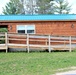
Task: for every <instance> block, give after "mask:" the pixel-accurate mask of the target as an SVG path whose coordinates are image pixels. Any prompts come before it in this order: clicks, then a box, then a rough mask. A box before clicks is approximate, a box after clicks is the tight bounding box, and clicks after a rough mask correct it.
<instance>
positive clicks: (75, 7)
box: [0, 0, 76, 14]
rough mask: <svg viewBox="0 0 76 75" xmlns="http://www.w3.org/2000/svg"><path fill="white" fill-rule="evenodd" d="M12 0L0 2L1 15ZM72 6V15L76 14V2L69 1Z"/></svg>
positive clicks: (73, 0)
mask: <svg viewBox="0 0 76 75" xmlns="http://www.w3.org/2000/svg"><path fill="white" fill-rule="evenodd" d="M9 1H10V0H0V14H2V8H3V7H5V5H6V3H8V2H9ZM67 1H68V2H69V4H70V5H72V10H71V14H76V0H67Z"/></svg>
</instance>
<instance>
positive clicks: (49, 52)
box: [48, 35, 51, 53]
mask: <svg viewBox="0 0 76 75" xmlns="http://www.w3.org/2000/svg"><path fill="white" fill-rule="evenodd" d="M50 38H51V37H50V35H49V45H48V46H49V53H50V52H51V44H50V42H51V41H50V40H51V39H50Z"/></svg>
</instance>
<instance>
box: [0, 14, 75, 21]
mask: <svg viewBox="0 0 76 75" xmlns="http://www.w3.org/2000/svg"><path fill="white" fill-rule="evenodd" d="M48 20H51V21H53V20H58V21H60V20H76V14H68V15H67V14H65V15H0V21H48Z"/></svg>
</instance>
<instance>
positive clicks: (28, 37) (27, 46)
mask: <svg viewBox="0 0 76 75" xmlns="http://www.w3.org/2000/svg"><path fill="white" fill-rule="evenodd" d="M27 50H28V53H29V50H30V49H29V34H27Z"/></svg>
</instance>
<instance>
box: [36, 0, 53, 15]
mask: <svg viewBox="0 0 76 75" xmlns="http://www.w3.org/2000/svg"><path fill="white" fill-rule="evenodd" d="M52 1H53V0H37V8H38V9H37V13H38V14H54V11H53V3H52Z"/></svg>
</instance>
